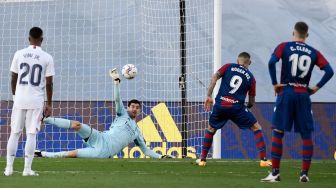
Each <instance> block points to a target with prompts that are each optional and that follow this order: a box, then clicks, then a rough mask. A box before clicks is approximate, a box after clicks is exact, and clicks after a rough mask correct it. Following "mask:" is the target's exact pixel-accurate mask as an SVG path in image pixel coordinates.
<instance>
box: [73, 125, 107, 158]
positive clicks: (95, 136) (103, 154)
mask: <svg viewBox="0 0 336 188" xmlns="http://www.w3.org/2000/svg"><path fill="white" fill-rule="evenodd" d="M81 126H82V127H81V129H80V131H81V132H87V133H88V134H89V135H90V136H89V139H88V140H87V141H86V142H85V141H84V143H85V144H86V145H87V146H88V147H86V148H82V149H77V152H78V153H77V157H79V158H109V157H111V153H110V151H109V148H110V147H109V146H108V142H107V141H106V139H108V138H107V135H106V134H104V133H102V132H99V131H97V130H96V129H93V128H91V127H90V126H88V125H86V124H81Z"/></svg>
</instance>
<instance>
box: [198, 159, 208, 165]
mask: <svg viewBox="0 0 336 188" xmlns="http://www.w3.org/2000/svg"><path fill="white" fill-rule="evenodd" d="M196 164H197V165H198V166H205V165H206V159H197V160H196Z"/></svg>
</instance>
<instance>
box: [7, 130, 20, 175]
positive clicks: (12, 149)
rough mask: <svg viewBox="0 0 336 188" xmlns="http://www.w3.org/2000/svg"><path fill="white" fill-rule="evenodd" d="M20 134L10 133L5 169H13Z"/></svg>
mask: <svg viewBox="0 0 336 188" xmlns="http://www.w3.org/2000/svg"><path fill="white" fill-rule="evenodd" d="M20 136H21V133H11V134H10V136H9V139H8V142H7V165H6V168H9V169H13V163H14V159H15V155H16V151H17V147H18V143H19V138H20Z"/></svg>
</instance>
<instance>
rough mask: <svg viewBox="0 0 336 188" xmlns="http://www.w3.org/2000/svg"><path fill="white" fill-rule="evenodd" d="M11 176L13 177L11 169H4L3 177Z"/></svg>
mask: <svg viewBox="0 0 336 188" xmlns="http://www.w3.org/2000/svg"><path fill="white" fill-rule="evenodd" d="M11 175H13V168H8V167H6V168H5V171H4V176H11Z"/></svg>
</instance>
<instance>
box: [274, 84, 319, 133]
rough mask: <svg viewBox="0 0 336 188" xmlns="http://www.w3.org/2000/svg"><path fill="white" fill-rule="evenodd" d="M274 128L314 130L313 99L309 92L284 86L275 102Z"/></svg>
mask: <svg viewBox="0 0 336 188" xmlns="http://www.w3.org/2000/svg"><path fill="white" fill-rule="evenodd" d="M272 123H273V126H272V128H273V129H274V128H275V129H278V130H282V131H288V132H289V131H291V130H292V127H293V124H294V131H295V132H300V133H305V132H311V131H313V130H314V126H313V125H314V124H313V115H312V111H311V101H310V97H309V94H308V93H297V92H294V91H293V88H291V87H284V89H283V92H282V94H281V95H278V97H277V99H276V103H275V108H274V113H273V119H272Z"/></svg>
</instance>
